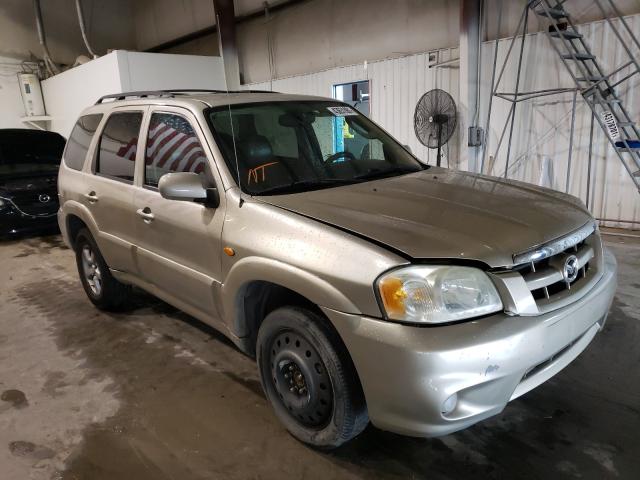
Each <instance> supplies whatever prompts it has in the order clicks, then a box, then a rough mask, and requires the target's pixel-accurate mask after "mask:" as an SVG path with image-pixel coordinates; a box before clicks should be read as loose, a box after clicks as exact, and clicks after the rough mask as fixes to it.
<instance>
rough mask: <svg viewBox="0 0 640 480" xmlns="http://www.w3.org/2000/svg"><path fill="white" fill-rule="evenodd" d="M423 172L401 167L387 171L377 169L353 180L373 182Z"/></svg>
mask: <svg viewBox="0 0 640 480" xmlns="http://www.w3.org/2000/svg"><path fill="white" fill-rule="evenodd" d="M421 170H422V169H421ZM421 170H414V169H413V168H401V167H396V168H385V169H378V168H375V169H371V170H369V171H368V172H367V173H361V174H360V175H356V176H355V177H353V178H354V179H356V180H360V181H362V180H373V179H376V178H385V177H390V176H395V175H402V174H406V173H416V172H420V171H421Z"/></svg>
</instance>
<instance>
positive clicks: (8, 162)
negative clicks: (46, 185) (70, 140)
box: [0, 130, 65, 177]
mask: <svg viewBox="0 0 640 480" xmlns="http://www.w3.org/2000/svg"><path fill="white" fill-rule="evenodd" d="M64 143H65V142H64V138H63V137H62V136H60V135H58V134H57V133H51V132H40V131H35V130H0V176H2V177H10V176H27V175H33V176H38V175H53V174H55V173H57V171H58V167H59V166H60V158H61V157H62V151H63V150H64Z"/></svg>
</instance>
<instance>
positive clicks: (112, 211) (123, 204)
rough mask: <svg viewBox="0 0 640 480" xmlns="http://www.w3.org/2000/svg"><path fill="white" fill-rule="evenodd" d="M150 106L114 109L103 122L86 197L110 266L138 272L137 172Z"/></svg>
mask: <svg viewBox="0 0 640 480" xmlns="http://www.w3.org/2000/svg"><path fill="white" fill-rule="evenodd" d="M146 109H147V107H124V108H118V109H114V110H113V111H112V112H111V114H110V115H109V116H108V117H107V119H106V120H105V121H104V122H103V127H102V130H101V132H100V136H99V138H98V142H97V145H96V150H95V155H94V158H93V163H92V168H91V173H92V174H89V175H87V176H86V177H87V181H86V183H85V185H83V187H84V192H83V196H82V201H83V203H84V204H85V205H86V206H87V208H88V209H89V211H90V212H91V215H92V216H93V219H94V221H95V222H96V224H97V226H98V236H97V238H96V241H97V242H98V246H99V247H100V251H101V252H102V254H103V256H104V257H105V260H106V261H107V264H108V265H109V267H110V268H113V269H115V270H120V271H124V272H134V271H135V267H134V262H133V252H132V250H133V244H134V243H133V242H134V238H135V232H134V215H135V211H134V208H133V194H134V185H133V180H134V172H135V161H136V157H137V156H138V154H139V150H140V149H139V148H138V146H139V143H140V142H141V140H140V128H141V125H142V119H143V116H144V113H145V110H146Z"/></svg>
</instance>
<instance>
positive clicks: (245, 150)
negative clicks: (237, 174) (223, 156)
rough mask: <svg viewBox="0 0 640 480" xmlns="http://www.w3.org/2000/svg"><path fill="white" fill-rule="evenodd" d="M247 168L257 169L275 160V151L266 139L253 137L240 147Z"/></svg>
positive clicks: (259, 136)
mask: <svg viewBox="0 0 640 480" xmlns="http://www.w3.org/2000/svg"><path fill="white" fill-rule="evenodd" d="M238 146H239V147H240V150H241V152H242V159H243V160H244V164H245V166H246V167H247V168H255V167H258V166H260V165H263V164H265V163H267V162H270V161H271V160H273V150H272V149H271V144H270V143H269V140H267V138H266V137H264V136H262V135H253V136H251V137H248V138H246V139H243V140H242V142H241V143H240V144H239V145H238Z"/></svg>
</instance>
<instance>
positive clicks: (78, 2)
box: [76, 0, 98, 58]
mask: <svg viewBox="0 0 640 480" xmlns="http://www.w3.org/2000/svg"><path fill="white" fill-rule="evenodd" d="M76 11H77V12H78V23H79V24H80V32H81V33H82V40H84V44H85V46H86V47H87V51H88V52H89V54H90V55H91V56H92V57H93V58H98V55H96V52H94V51H93V49H92V48H91V45H90V44H89V38H88V37H87V28H86V26H85V23H84V13H83V12H82V0H76Z"/></svg>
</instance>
